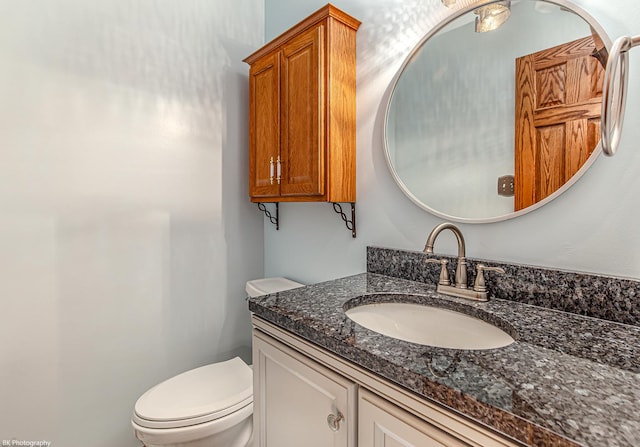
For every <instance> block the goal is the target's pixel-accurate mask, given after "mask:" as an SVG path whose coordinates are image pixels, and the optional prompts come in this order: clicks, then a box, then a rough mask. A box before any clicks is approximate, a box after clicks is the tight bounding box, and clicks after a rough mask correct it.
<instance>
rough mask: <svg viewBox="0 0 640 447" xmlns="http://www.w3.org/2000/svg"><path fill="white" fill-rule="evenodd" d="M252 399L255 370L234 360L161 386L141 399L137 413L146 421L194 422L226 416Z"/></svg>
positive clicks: (194, 372)
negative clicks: (215, 415)
mask: <svg viewBox="0 0 640 447" xmlns="http://www.w3.org/2000/svg"><path fill="white" fill-rule="evenodd" d="M252 396H253V371H252V370H251V368H250V367H249V366H248V365H247V364H246V363H244V362H243V361H242V360H241V359H240V358H239V357H235V358H233V359H231V360H227V361H225V362H219V363H213V364H211V365H206V366H202V367H200V368H196V369H192V370H190V371H187V372H184V373H182V374H179V375H177V376H175V377H172V378H170V379H168V380H165V381H164V382H162V383H159V384H158V385H156V386H154V387H153V388H151V389H149V390H148V391H147V392H146V393H144V394H143V395H142V396H140V398H139V399H138V401H137V402H136V404H135V410H134V411H135V415H137V416H138V417H139V418H141V419H144V420H147V421H159V422H160V421H179V420H191V419H194V418H199V417H203V416H208V415H213V414H215V413H226V412H225V410H227V409H230V408H232V407H234V406H236V405H238V404H239V403H243V402H245V401H250V400H252ZM244 405H246V404H244ZM209 419H211V418H209Z"/></svg>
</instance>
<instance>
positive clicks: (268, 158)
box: [249, 52, 280, 197]
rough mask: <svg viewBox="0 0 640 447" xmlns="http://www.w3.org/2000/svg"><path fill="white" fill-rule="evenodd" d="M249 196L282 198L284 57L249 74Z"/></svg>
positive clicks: (272, 58) (274, 55)
mask: <svg viewBox="0 0 640 447" xmlns="http://www.w3.org/2000/svg"><path fill="white" fill-rule="evenodd" d="M249 111H250V113H249V195H250V196H251V197H275V196H278V195H279V194H280V185H279V181H278V180H277V160H278V156H279V154H280V53H278V52H276V53H271V54H268V55H266V56H264V57H263V58H262V59H260V60H259V61H257V62H256V63H255V64H253V65H252V66H251V69H250V71H249Z"/></svg>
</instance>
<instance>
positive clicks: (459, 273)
mask: <svg viewBox="0 0 640 447" xmlns="http://www.w3.org/2000/svg"><path fill="white" fill-rule="evenodd" d="M443 230H451V232H452V233H453V234H454V235H455V236H456V239H457V240H458V265H457V266H456V275H455V283H456V284H455V287H456V288H458V289H466V288H467V259H466V255H465V251H466V250H465V245H464V236H462V231H460V229H459V228H458V227H456V226H455V225H454V224H452V223H449V222H444V223H441V224H440V225H438V226H436V227H435V228H434V229H433V230H431V233H429V237H428V238H427V243H426V244H425V246H424V252H425V253H433V245H434V244H435V242H436V239H437V238H438V235H439V234H440V233H441V232H442V231H443Z"/></svg>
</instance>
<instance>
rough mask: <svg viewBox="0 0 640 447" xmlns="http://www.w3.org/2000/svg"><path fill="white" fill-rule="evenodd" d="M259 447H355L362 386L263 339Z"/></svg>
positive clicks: (256, 354)
mask: <svg viewBox="0 0 640 447" xmlns="http://www.w3.org/2000/svg"><path fill="white" fill-rule="evenodd" d="M253 363H254V365H253V366H254V385H253V389H254V447H301V446H304V447H355V439H356V438H355V436H356V427H355V419H356V399H357V385H356V384H355V383H353V382H351V381H349V380H347V379H346V378H344V377H342V376H341V375H339V374H336V373H335V372H333V371H331V370H329V369H327V368H325V367H323V366H321V365H320V364H318V363H316V362H315V361H313V360H311V359H309V358H307V357H305V356H304V355H301V354H300V353H297V352H295V351H293V350H292V349H290V348H288V347H287V346H285V345H283V344H281V343H279V342H277V341H275V340H273V339H271V338H269V337H267V336H265V335H263V334H259V333H255V332H254V337H253Z"/></svg>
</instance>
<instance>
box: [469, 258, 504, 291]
mask: <svg viewBox="0 0 640 447" xmlns="http://www.w3.org/2000/svg"><path fill="white" fill-rule="evenodd" d="M485 271H487V272H498V273H504V269H503V268H500V267H487V266H486V265H484V264H478V265H477V266H476V280H475V282H474V283H473V290H474V291H475V292H486V291H487V284H486V283H485V281H484V272H485Z"/></svg>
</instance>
